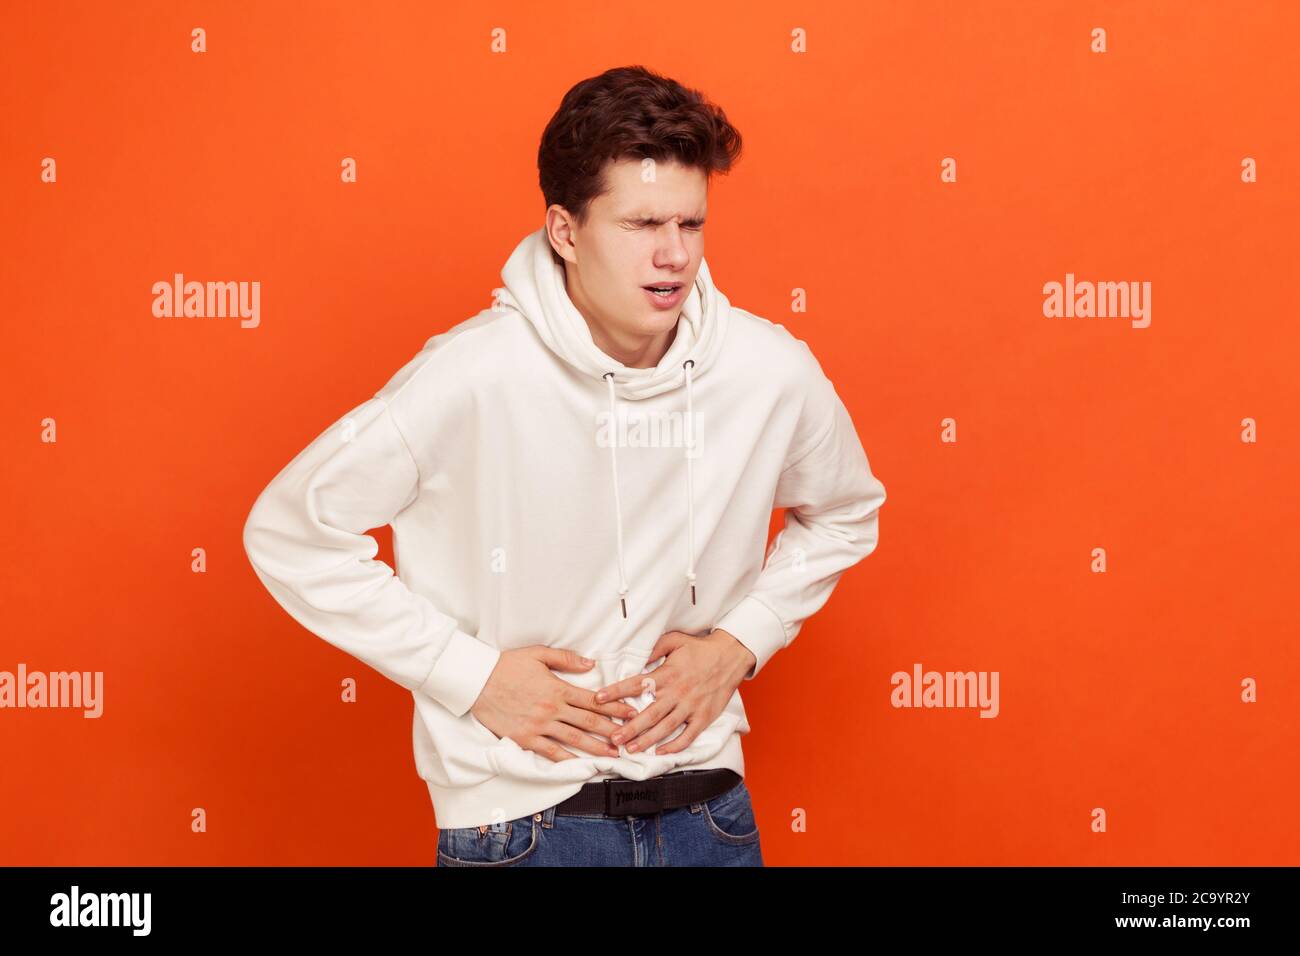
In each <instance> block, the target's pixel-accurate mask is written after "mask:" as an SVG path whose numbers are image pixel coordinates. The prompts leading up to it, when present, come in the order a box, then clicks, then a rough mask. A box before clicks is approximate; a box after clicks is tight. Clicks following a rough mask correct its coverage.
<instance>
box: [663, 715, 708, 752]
mask: <svg viewBox="0 0 1300 956" xmlns="http://www.w3.org/2000/svg"><path fill="white" fill-rule="evenodd" d="M708 723H710V722H709V721H704V720H691V719H690V718H689V717H688V718H687V719H686V729H685V730H683V731H682V732H681V733H680V734H678V735H677V736H676V737H674V738H673V739H672V740H670V741H668V743H666V744H662V745H660V746H658V747H656V748H655V754H656V755H658V754H675V753H677V752H678V751H680V750H685V749H686V748H687V747H689V746H690V745H691V744H692V743H694V742H695V738H696V737H698V736H699V735H700V734H701V733H702V732H703V730H704V728H705V727H706V726H707V725H708Z"/></svg>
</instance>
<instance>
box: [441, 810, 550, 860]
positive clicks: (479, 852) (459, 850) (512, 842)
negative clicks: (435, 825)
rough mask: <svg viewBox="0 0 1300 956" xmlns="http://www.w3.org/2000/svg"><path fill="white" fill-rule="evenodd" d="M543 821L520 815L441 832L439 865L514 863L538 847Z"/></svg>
mask: <svg viewBox="0 0 1300 956" xmlns="http://www.w3.org/2000/svg"><path fill="white" fill-rule="evenodd" d="M540 828H541V823H539V822H538V820H537V819H536V817H535V816H526V817H520V818H519V819H517V820H507V821H505V822H504V823H492V824H489V825H488V826H486V827H453V828H450V829H443V830H439V831H438V865H439V866H511V865H513V864H516V863H519V862H520V861H522V860H524V859H526V858H527V857H528V856H529V855H530V854H531V853H533V852H534V851H535V850H536V849H537V841H538V839H539V838H540V836H541V833H540Z"/></svg>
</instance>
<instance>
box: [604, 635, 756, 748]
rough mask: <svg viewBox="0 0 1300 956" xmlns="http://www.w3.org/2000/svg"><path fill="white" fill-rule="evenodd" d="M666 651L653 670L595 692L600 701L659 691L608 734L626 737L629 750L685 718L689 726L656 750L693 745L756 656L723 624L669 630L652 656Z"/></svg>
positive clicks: (650, 741)
mask: <svg viewBox="0 0 1300 956" xmlns="http://www.w3.org/2000/svg"><path fill="white" fill-rule="evenodd" d="M665 655H667V660H665V661H664V662H663V663H662V664H660V665H659V666H658V667H657V668H655V669H654V670H653V671H651V672H650V673H649V674H638V675H636V676H635V677H629V678H627V679H625V680H621V681H616V682H615V683H613V684H609V685H607V686H605V687H602V688H600V690H599V691H598V693H597V695H596V700H597V702H604V701H608V700H615V699H621V698H624V697H640V696H641V695H643V694H645V693H646V691H647V690H648V691H650V693H651V695H652V696H653V697H654V702H653V703H651V704H650V705H649V706H648V707H646V709H645V710H643V711H641V713H639V714H638V715H637V716H636V717H633V718H632V719H630V720H627V721H624V723H623V726H622V727H621V728H620V729H619V731H618V732H617V733H615V734H614V735H612V736H611V737H610V738H609V739H610V741H611V742H613V743H614V744H615V745H622V744H625V743H626V744H627V749H628V752H629V753H636V752H644V751H647V750H649V749H650V748H651V747H653V746H654V745H655V744H656V743H658V742H659V741H661V740H663V739H664V738H665V737H668V736H671V735H672V733H673V732H674V731H675V730H676V729H677V728H678V727H680V726H681V725H682V724H686V729H685V730H684V731H682V733H681V734H680V735H679V736H678V737H677V738H676V739H675V740H673V741H672V742H671V743H669V744H665V745H664V746H663V747H660V748H658V750H656V751H655V752H656V753H657V754H667V753H676V752H677V751H679V750H682V749H684V748H685V747H688V746H690V744H691V742H692V741H693V740H695V738H696V737H698V736H699V735H700V733H701V732H702V731H703V730H704V728H706V727H708V726H709V725H710V724H711V723H713V721H714V720H716V719H717V717H718V715H719V714H720V713H722V709H723V708H724V707H726V706H727V701H728V700H730V699H731V695H732V694H734V693H735V691H736V688H737V687H739V686H740V684H741V682H742V681H744V679H745V675H746V674H748V673H749V671H750V670H751V669H752V668H753V666H754V664H755V662H756V659H755V657H754V655H753V653H752V652H751V651H750V650H749V648H747V647H745V645H744V644H741V643H740V641H738V640H736V638H735V637H733V636H732V635H731V634H728V633H727V632H726V631H721V630H715V631H713V632H712V633H711V634H708V635H707V636H705V637H696V636H695V635H692V634H686V633H684V632H682V631H669V632H668V633H666V634H664V635H663V636H662V637H660V638H659V640H658V642H657V643H656V644H655V646H654V648H653V649H652V650H651V651H650V660H651V661H657V660H659V658H661V657H664V656H665Z"/></svg>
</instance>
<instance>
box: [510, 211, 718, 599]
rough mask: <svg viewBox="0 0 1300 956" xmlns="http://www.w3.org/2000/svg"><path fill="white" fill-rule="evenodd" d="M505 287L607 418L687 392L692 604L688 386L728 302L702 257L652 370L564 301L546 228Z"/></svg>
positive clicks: (521, 252)
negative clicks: (618, 352)
mask: <svg viewBox="0 0 1300 956" xmlns="http://www.w3.org/2000/svg"><path fill="white" fill-rule="evenodd" d="M501 279H502V281H503V282H504V283H505V286H504V287H503V288H498V289H494V290H492V291H493V293H494V294H495V295H496V301H497V306H496V307H497V308H509V309H514V310H516V311H518V312H519V313H521V314H522V315H523V316H524V318H526V319H528V321H529V322H531V323H532V324H533V327H534V328H535V329H537V334H538V335H539V336H541V339H542V341H543V342H544V343H546V346H547V348H549V349H550V350H551V351H552V352H554V353H555V354H556V355H557V356H559V358H561V359H562V360H564V361H565V362H567V363H568V364H569V365H571V366H572V367H573V368H574V369H576V370H577V371H578V372H580V373H581V374H583V375H585V376H588V377H589V378H591V379H593V380H595V381H596V382H603V383H604V384H605V387H606V390H607V392H608V395H609V414H610V421H612V422H616V421H618V399H619V398H620V397H621V398H624V399H627V400H631V401H635V400H637V399H642V398H650V397H651V396H654V395H659V394H661V393H663V392H667V391H671V390H672V389H675V388H684V390H685V392H686V396H685V402H684V406H685V407H684V409H683V410H684V411H685V413H686V414H685V419H684V420H685V422H686V428H685V439H686V440H685V443H684V444H685V447H684V448H683V454H682V463H683V469H682V470H683V472H684V474H685V479H686V529H685V535H684V537H685V542H684V545H683V547H684V549H685V551H686V577H685V584H686V586H687V587H689V588H690V592H691V604H695V588H696V577H695V469H694V459H695V457H696V454H697V453H696V451H695V433H694V428H695V404H694V391H693V385H694V382H695V380H696V379H698V378H699V377H700V376H702V375H703V374H704V373H705V372H707V371H708V369H709V368H710V367H711V366H712V365H713V363H714V360H715V359H716V358H717V356H718V353H719V352H720V351H721V349H722V342H723V339H724V338H725V335H726V330H727V323H728V322H729V321H730V319H731V304H730V303H729V302H728V301H727V297H726V296H724V295H723V294H722V293H721V292H720V291H718V288H717V287H716V286H715V285H714V284H713V277H712V276H711V275H710V274H709V266H708V263H707V262H705V261H704V259H700V268H699V270H698V271H697V272H696V274H695V285H694V286H693V287H692V289H691V291H690V292H689V293H687V296H686V299H685V301H684V302H683V303H682V310H681V316H680V318H679V319H678V321H677V334H676V335H675V336H674V337H673V342H672V345H670V346H669V347H668V351H667V352H665V353H664V356H663V358H662V359H660V361H659V364H658V365H656V366H655V367H654V368H632V367H630V366H627V365H624V364H623V363H622V362H620V361H618V360H617V359H615V358H613V357H611V356H609V355H606V354H605V353H604V352H602V351H601V350H600V349H599V348H598V347H597V346H596V343H595V341H594V340H593V339H592V337H591V329H590V328H589V327H588V325H587V320H586V319H584V318H583V317H582V313H581V312H579V311H578V307H577V306H575V305H574V304H573V300H572V299H570V298H569V293H568V290H567V288H566V286H565V282H564V267H563V266H562V265H560V264H559V263H558V262H556V261H555V257H554V256H553V255H552V254H551V243H550V240H549V239H547V237H546V230H545V228H542V229H538V230H537V231H536V232H534V233H530V234H529V235H528V236H525V237H524V239H523V240H522V241H521V242H520V243H519V245H518V246H516V247H515V251H514V252H513V253H511V255H510V258H509V259H508V260H506V264H505V266H504V267H503V268H502V270H501ZM616 444H617V442H616V441H611V442H610V443H609V467H610V477H611V480H612V482H613V486H614V528H615V542H614V544H615V549H616V551H617V557H618V580H619V589H618V599H619V608H620V610H621V611H622V614H623V617H624V618H626V617H627V599H628V592H629V591H630V590H631V586H630V584H629V583H628V580H627V571H626V568H625V566H624V560H623V505H622V502H621V501H620V499H619V493H618V452H617V449H616V448H615V445H616Z"/></svg>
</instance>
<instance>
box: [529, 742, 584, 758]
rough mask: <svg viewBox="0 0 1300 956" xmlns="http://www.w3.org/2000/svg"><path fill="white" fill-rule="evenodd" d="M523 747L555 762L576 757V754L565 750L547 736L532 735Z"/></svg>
mask: <svg viewBox="0 0 1300 956" xmlns="http://www.w3.org/2000/svg"><path fill="white" fill-rule="evenodd" d="M524 749H525V750H531V751H532V752H533V753H535V754H537V755H538V756H540V757H545V758H546V759H547V760H550V761H553V762H555V763H560V762H561V761H563V760H576V759H577V757H578V755H577V754H575V753H570V752H569V751H567V750H565V749H564V748H563V747H561V746H560V745H559V744H557V743H556V742H555V741H553V740H551V739H550V738H549V737H533V738H531V739H530V740H529V741H528V746H527V747H525V748H524Z"/></svg>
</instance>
